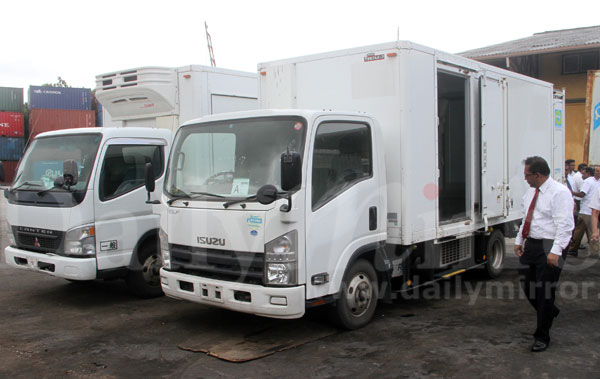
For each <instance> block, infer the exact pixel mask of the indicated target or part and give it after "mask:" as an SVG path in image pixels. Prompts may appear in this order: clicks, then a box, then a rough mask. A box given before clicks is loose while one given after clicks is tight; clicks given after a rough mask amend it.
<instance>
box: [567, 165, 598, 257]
mask: <svg viewBox="0 0 600 379" xmlns="http://www.w3.org/2000/svg"><path fill="white" fill-rule="evenodd" d="M583 179H584V180H583V185H582V186H581V190H580V191H579V192H575V195H577V196H580V197H581V206H580V208H579V215H578V216H577V224H576V226H575V230H574V231H573V239H572V241H571V245H570V246H569V255H573V256H577V250H578V249H579V245H580V243H581V239H582V238H583V234H584V233H585V234H586V235H587V238H588V242H589V244H590V250H591V253H593V254H596V253H597V252H598V244H597V243H595V242H592V241H591V239H592V209H591V208H590V202H591V200H592V198H593V197H594V195H595V194H596V191H597V190H598V185H597V184H596V179H595V178H594V169H593V168H592V167H586V168H585V170H583Z"/></svg>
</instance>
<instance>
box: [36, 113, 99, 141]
mask: <svg viewBox="0 0 600 379" xmlns="http://www.w3.org/2000/svg"><path fill="white" fill-rule="evenodd" d="M94 125H95V117H94V111H69V110H61V109H32V110H31V111H30V112H29V140H31V139H33V138H34V137H35V136H37V135H38V134H40V133H43V132H49V131H51V130H61V129H73V128H92V127H94Z"/></svg>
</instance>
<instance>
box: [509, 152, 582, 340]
mask: <svg viewBox="0 0 600 379" xmlns="http://www.w3.org/2000/svg"><path fill="white" fill-rule="evenodd" d="M524 175H525V180H526V181H527V183H528V184H529V186H530V187H531V188H530V189H529V190H528V191H527V193H526V194H525V196H524V197H523V207H524V208H523V209H524V210H525V212H526V213H525V217H524V218H523V223H522V224H521V227H520V229H519V233H518V234H517V238H516V239H515V247H514V250H515V254H517V256H519V261H520V262H521V264H522V265H524V267H523V268H522V269H521V277H522V281H523V291H524V292H525V295H526V296H527V299H528V300H529V303H530V304H531V305H532V306H533V308H534V309H535V310H536V313H537V328H536V330H535V333H534V334H533V337H534V340H535V341H534V344H533V345H532V346H531V351H533V352H541V351H544V350H546V349H547V348H548V345H549V344H550V328H551V327H552V321H553V320H554V318H555V317H556V316H558V313H559V312H560V310H559V309H558V308H557V307H556V306H555V305H554V298H555V292H556V285H557V283H558V279H559V277H560V273H561V271H562V266H563V264H564V260H565V259H566V256H567V254H566V253H567V246H568V245H569V241H570V240H571V232H572V230H573V198H572V196H571V193H570V191H569V190H568V189H567V188H566V187H565V186H564V185H562V184H560V183H558V182H556V181H555V180H553V179H552V178H551V177H550V168H549V167H548V163H547V162H546V161H545V160H544V159H543V158H541V157H529V158H527V159H526V160H525V170H524Z"/></svg>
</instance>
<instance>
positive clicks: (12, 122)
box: [0, 112, 25, 137]
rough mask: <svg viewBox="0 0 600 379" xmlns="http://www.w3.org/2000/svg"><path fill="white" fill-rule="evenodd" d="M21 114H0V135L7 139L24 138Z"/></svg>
mask: <svg viewBox="0 0 600 379" xmlns="http://www.w3.org/2000/svg"><path fill="white" fill-rule="evenodd" d="M23 119H24V118H23V113H19V112H0V135H2V136H7V137H24V136H25V135H24V133H25V128H24V124H25V123H24V122H23Z"/></svg>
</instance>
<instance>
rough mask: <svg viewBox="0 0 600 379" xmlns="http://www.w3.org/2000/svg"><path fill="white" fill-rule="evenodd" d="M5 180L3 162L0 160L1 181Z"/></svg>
mask: <svg viewBox="0 0 600 379" xmlns="http://www.w3.org/2000/svg"><path fill="white" fill-rule="evenodd" d="M3 181H4V167H3V166H2V162H0V182H3Z"/></svg>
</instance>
